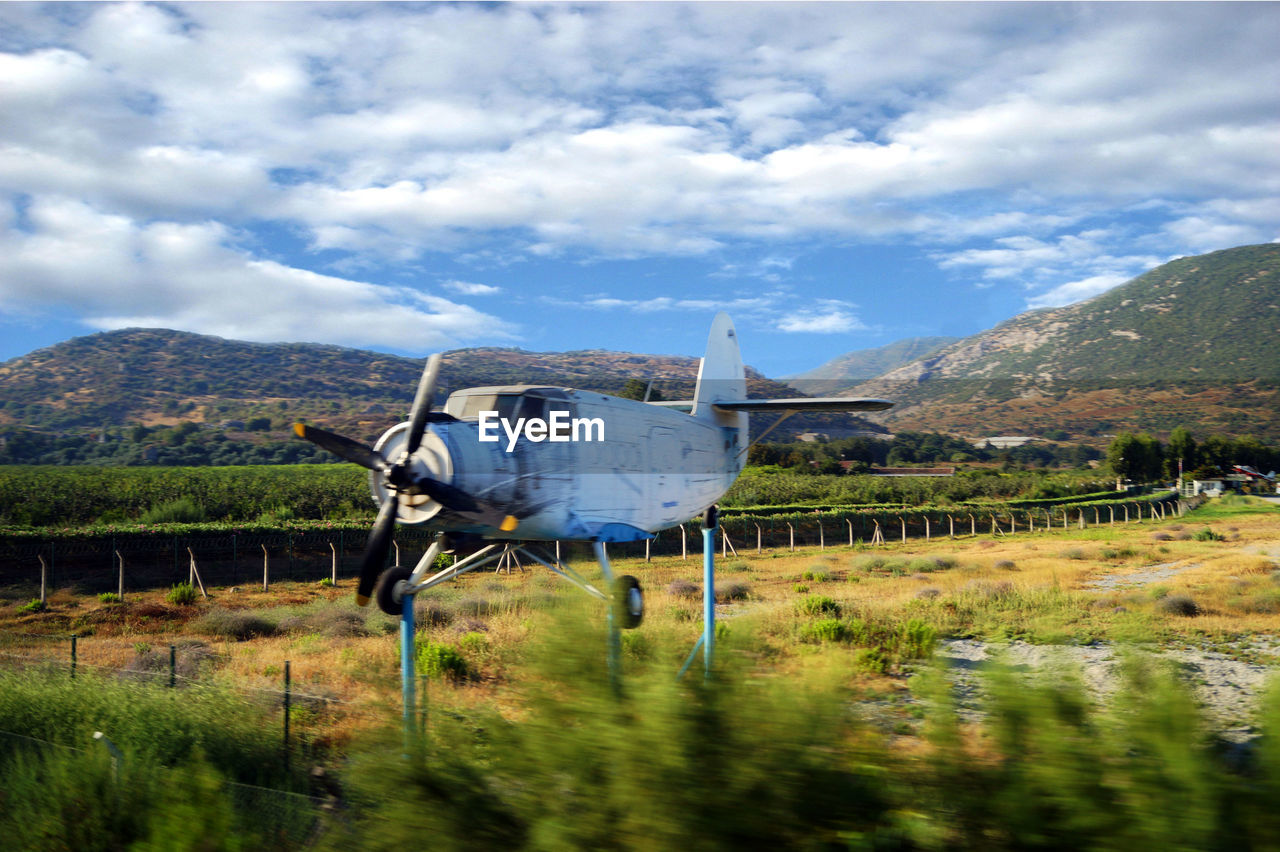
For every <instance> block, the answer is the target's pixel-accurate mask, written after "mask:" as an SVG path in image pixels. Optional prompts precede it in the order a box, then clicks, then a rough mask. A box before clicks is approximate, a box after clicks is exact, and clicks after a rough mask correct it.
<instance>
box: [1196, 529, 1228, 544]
mask: <svg viewBox="0 0 1280 852" xmlns="http://www.w3.org/2000/svg"><path fill="white" fill-rule="evenodd" d="M1194 538H1195V540H1196V541H1226V538H1227V537H1226V536H1224V535H1223V534H1222V533H1218V532H1214V531H1213V530H1211V529H1209V528H1208V527H1205V528H1204V529H1202V530H1200V531H1199V532H1197V533H1196V534H1195V536H1194Z"/></svg>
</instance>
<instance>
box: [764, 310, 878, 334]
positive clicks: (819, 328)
mask: <svg viewBox="0 0 1280 852" xmlns="http://www.w3.org/2000/svg"><path fill="white" fill-rule="evenodd" d="M777 328H778V330H779V331H787V332H793V333H808V334H843V333H846V332H851V331H863V330H865V329H866V328H867V326H866V325H865V324H864V323H863V322H862V321H861V320H860V319H858V318H857V317H855V316H853V315H852V314H850V313H849V312H848V311H845V310H842V309H839V308H833V309H827V310H821V309H805V310H800V311H797V312H795V313H793V314H789V315H787V316H784V317H782V318H781V319H779V320H778V324H777Z"/></svg>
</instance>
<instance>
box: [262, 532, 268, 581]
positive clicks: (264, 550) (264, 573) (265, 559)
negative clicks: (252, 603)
mask: <svg viewBox="0 0 1280 852" xmlns="http://www.w3.org/2000/svg"><path fill="white" fill-rule="evenodd" d="M267 564H268V557H267V546H266V545H265V544H264V545H262V591H264V592H265V591H266V590H267Z"/></svg>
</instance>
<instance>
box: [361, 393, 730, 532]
mask: <svg viewBox="0 0 1280 852" xmlns="http://www.w3.org/2000/svg"><path fill="white" fill-rule="evenodd" d="M445 414H446V415H449V416H450V417H451V418H453V419H443V418H442V421H441V422H434V423H433V424H432V428H431V430H430V432H428V433H427V435H426V437H425V439H424V441H423V443H422V446H421V447H420V448H419V450H418V452H417V453H416V454H415V458H414V463H415V466H420V469H421V472H423V473H426V474H429V475H431V476H433V477H435V478H437V479H440V480H442V481H444V482H448V483H449V484H451V485H452V486H454V487H456V488H459V489H461V490H462V491H464V492H466V493H468V494H471V495H473V496H475V497H476V498H478V499H480V500H483V501H485V502H487V503H489V504H493V505H496V506H501V507H502V508H503V510H504V511H506V512H508V513H510V514H511V515H514V516H516V517H518V518H519V526H518V528H517V529H516V530H514V531H512V532H509V533H503V532H500V531H499V532H495V531H494V530H493V529H492V528H489V527H484V526H480V525H477V523H476V522H475V521H474V520H470V519H467V518H464V517H461V516H459V515H457V514H454V513H451V512H449V511H448V510H447V509H445V508H444V507H442V506H441V505H440V504H438V503H436V502H434V501H431V500H423V499H421V498H419V499H417V500H416V501H415V499H414V498H413V497H403V496H402V498H401V506H400V510H399V512H398V518H399V520H400V521H401V522H402V523H427V524H429V525H430V526H431V527H432V528H434V529H439V530H441V531H443V532H473V533H483V534H484V535H485V536H486V537H487V538H509V539H519V540H545V541H550V540H557V539H566V540H569V539H592V540H601V541H630V540H635V539H639V538H645V537H648V536H649V535H650V534H652V533H654V532H657V531H658V530H662V529H665V528H668V527H672V526H675V525H676V524H679V523H681V522H683V521H686V520H688V519H689V518H691V517H694V516H695V515H697V514H699V513H701V512H702V511H704V510H705V509H706V508H707V507H708V506H710V505H712V504H713V503H715V502H716V501H717V500H718V499H719V498H720V497H721V496H722V495H723V494H724V492H725V491H727V490H728V489H729V487H730V486H731V485H732V484H733V482H734V480H735V479H737V477H738V474H739V473H741V471H742V466H743V463H744V460H745V455H746V454H745V448H746V446H747V427H746V416H745V415H741V414H720V415H718V416H703V417H696V416H692V415H690V414H686V413H683V412H680V411H675V410H672V409H668V408H662V407H659V406H655V405H650V404H647V403H644V402H638V401H635V400H629V399H621V398H618V397H613V396H607V395H605V394H600V393H594V392H591V391H582V390H574V389H570V388H561V387H532V386H513V387H494V388H470V389H468V390H465V391H459V392H457V393H455V394H454V395H453V396H451V397H450V398H449V401H448V402H447V403H446V405H445ZM406 426H407V424H401V425H400V426H397V427H394V428H393V429H391V430H390V431H388V432H387V433H386V434H385V435H384V436H383V438H382V439H381V440H380V441H379V443H378V445H377V447H376V449H377V450H378V451H379V452H381V453H382V454H383V455H384V456H385V457H387V458H396V457H397V456H398V455H399V454H400V450H399V449H398V448H397V444H403V442H404V440H405V433H406ZM371 483H372V488H373V492H374V497H375V499H377V500H378V501H379V502H381V500H383V499H385V498H386V497H387V496H388V493H387V491H386V488H385V486H384V485H383V484H382V480H381V478H380V477H378V476H376V475H374V476H372V477H371Z"/></svg>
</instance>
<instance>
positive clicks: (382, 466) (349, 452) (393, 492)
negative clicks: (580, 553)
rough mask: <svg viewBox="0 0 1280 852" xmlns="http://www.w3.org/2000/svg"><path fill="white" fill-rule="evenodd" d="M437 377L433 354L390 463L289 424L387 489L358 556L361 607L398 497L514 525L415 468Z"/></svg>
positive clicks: (338, 438) (341, 438) (383, 552)
mask: <svg viewBox="0 0 1280 852" xmlns="http://www.w3.org/2000/svg"><path fill="white" fill-rule="evenodd" d="M439 375H440V355H439V354H438V353H437V354H435V355H432V356H431V357H430V358H428V359H427V366H426V368H425V369H424V370H423V371H422V378H421V379H420V380H419V381H418V390H417V393H415V394H414V397H413V408H412V409H410V413H409V430H408V434H407V436H406V441H405V445H404V451H403V452H402V453H401V455H400V458H398V459H397V460H396V461H394V462H392V461H389V460H388V459H387V458H386V457H385V456H383V455H382V453H380V452H379V451H378V450H376V449H374V448H373V447H368V446H365V445H364V444H362V443H360V442H359V441H355V440H352V439H351V438H348V437H346V436H345V435H338V434H335V433H333V432H328V431H326V430H324V429H317V428H316V427H315V426H308V425H306V424H305V423H295V424H294V426H293V431H294V434H295V435H297V436H298V437H299V438H304V439H306V440H308V441H310V442H311V443H313V444H315V445H316V446H318V447H320V448H321V449H324V450H328V451H329V452H331V453H333V454H334V455H335V456H338V457H339V458H342V459H346V460H347V461H349V462H351V463H353V464H358V465H360V466H361V467H363V468H366V469H368V470H372V471H376V472H377V473H379V474H381V475H382V481H383V484H384V485H385V486H386V488H387V491H388V492H390V493H389V495H388V497H387V499H386V500H384V501H383V502H382V506H381V507H380V508H379V509H378V519H377V520H376V521H374V523H373V529H371V530H370V531H369V541H368V543H367V544H366V545H365V550H364V556H363V557H362V558H361V560H360V579H359V582H358V583H357V585H356V603H357V604H359V605H360V606H366V605H367V604H368V603H369V597H370V596H371V595H372V594H373V587H374V584H375V583H376V582H377V580H378V575H379V574H381V573H382V569H383V568H384V567H385V566H386V564H387V555H388V554H389V553H390V551H391V537H392V534H393V533H394V531H395V525H396V513H397V510H398V509H399V505H400V498H401V497H402V496H404V497H409V498H412V497H414V496H417V495H426V496H427V497H429V498H430V499H432V500H435V501H436V502H437V503H439V504H440V505H441V506H443V507H444V508H445V509H448V510H449V511H452V512H456V513H458V514H462V515H467V516H469V517H471V518H473V519H475V520H477V521H479V522H481V523H484V524H486V525H488V526H493V527H496V528H498V529H500V530H502V531H503V532H510V531H511V530H513V529H515V527H516V523H517V521H516V518H515V517H513V516H511V515H507V514H506V513H505V512H501V511H500V510H497V509H495V508H494V507H491V506H488V505H485V504H482V503H481V502H480V501H478V500H476V499H475V498H474V497H472V496H471V495H470V494H467V493H466V492H465V491H463V490H462V489H460V488H456V487H454V486H452V485H450V484H449V483H447V482H441V481H440V480H438V479H435V478H434V477H431V476H426V475H424V474H421V473H418V472H416V471H415V470H414V469H413V455H414V453H416V452H417V451H418V448H419V447H421V446H422V439H423V436H424V435H425V434H426V431H427V425H428V423H429V422H430V419H431V400H432V397H433V396H434V395H435V389H436V379H437V378H438V377H439Z"/></svg>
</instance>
